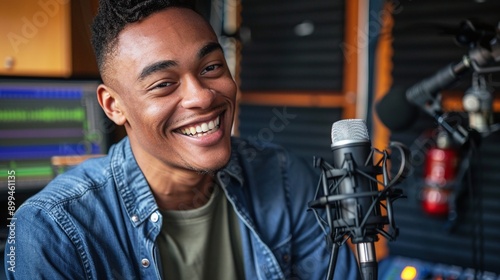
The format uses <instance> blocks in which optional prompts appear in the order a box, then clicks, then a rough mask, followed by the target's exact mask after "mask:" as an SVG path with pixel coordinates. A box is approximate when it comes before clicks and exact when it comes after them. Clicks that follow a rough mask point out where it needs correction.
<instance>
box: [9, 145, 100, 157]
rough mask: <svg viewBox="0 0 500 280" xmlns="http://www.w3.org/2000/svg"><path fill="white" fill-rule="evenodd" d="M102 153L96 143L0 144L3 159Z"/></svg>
mask: <svg viewBox="0 0 500 280" xmlns="http://www.w3.org/2000/svg"><path fill="white" fill-rule="evenodd" d="M98 153H101V149H100V147H99V145H97V144H96V143H76V144H74V143H72V144H64V143H61V144H54V145H29V146H0V161H1V160H7V161H8V160H33V159H44V158H51V157H52V156H67V155H84V154H98Z"/></svg>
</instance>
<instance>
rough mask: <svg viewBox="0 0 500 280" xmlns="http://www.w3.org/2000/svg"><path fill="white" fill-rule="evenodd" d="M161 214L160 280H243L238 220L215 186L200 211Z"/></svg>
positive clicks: (159, 243) (165, 212) (159, 241)
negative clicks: (161, 273) (161, 279)
mask: <svg viewBox="0 0 500 280" xmlns="http://www.w3.org/2000/svg"><path fill="white" fill-rule="evenodd" d="M161 213H162V215H163V225H162V229H161V233H160V235H159V236H158V243H157V244H158V246H159V249H160V255H161V261H162V264H163V267H162V270H163V279H166V280H170V279H174V280H182V279H188V280H196V279H203V280H210V279H213V280H225V279H227V280H235V279H244V271H243V258H242V249H241V241H240V229H239V225H238V221H237V219H238V218H237V216H236V213H235V212H234V209H233V207H231V205H229V202H228V201H227V200H226V197H225V196H224V194H223V193H222V190H221V189H220V187H219V186H215V188H214V191H213V193H212V196H211V198H210V200H209V201H208V203H206V204H205V205H203V206H202V207H200V208H197V209H193V210H182V211H164V210H162V211H161Z"/></svg>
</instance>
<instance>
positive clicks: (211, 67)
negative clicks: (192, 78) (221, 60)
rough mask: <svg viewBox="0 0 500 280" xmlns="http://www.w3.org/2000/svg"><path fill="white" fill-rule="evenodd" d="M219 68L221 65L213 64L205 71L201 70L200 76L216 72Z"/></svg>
mask: <svg viewBox="0 0 500 280" xmlns="http://www.w3.org/2000/svg"><path fill="white" fill-rule="evenodd" d="M221 66H222V65H221V64H213V65H210V66H207V67H206V68H205V69H203V71H202V72H201V74H202V75H204V74H206V73H207V72H210V71H214V70H217V69H218V68H220V67H221Z"/></svg>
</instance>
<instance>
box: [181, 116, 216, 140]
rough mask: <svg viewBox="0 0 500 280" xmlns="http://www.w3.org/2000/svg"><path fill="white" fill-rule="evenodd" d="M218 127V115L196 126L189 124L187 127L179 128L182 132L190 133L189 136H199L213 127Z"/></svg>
mask: <svg viewBox="0 0 500 280" xmlns="http://www.w3.org/2000/svg"><path fill="white" fill-rule="evenodd" d="M218 127H219V117H217V118H215V119H214V120H211V121H209V122H208V123H202V124H200V125H197V126H191V127H188V128H184V129H182V130H181V132H182V134H185V135H191V136H201V135H203V134H205V133H207V132H209V131H211V130H212V129H214V128H218Z"/></svg>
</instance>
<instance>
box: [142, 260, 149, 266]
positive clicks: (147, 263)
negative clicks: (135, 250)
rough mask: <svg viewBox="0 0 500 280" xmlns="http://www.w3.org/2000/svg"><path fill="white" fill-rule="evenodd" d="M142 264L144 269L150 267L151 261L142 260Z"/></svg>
mask: <svg viewBox="0 0 500 280" xmlns="http://www.w3.org/2000/svg"><path fill="white" fill-rule="evenodd" d="M141 264H142V266H143V267H148V266H149V260H148V259H142V260H141Z"/></svg>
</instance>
